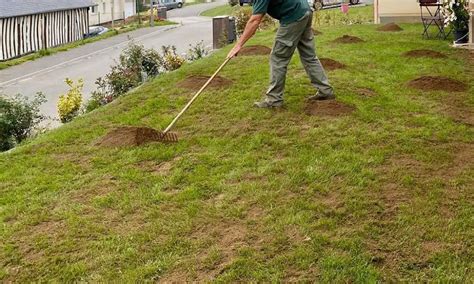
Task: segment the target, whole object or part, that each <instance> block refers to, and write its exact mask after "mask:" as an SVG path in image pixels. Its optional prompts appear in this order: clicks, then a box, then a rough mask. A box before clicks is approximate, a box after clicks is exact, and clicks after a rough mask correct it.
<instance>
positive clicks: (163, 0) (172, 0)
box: [153, 0, 183, 10]
mask: <svg viewBox="0 0 474 284" xmlns="http://www.w3.org/2000/svg"><path fill="white" fill-rule="evenodd" d="M153 6H155V7H166V10H172V9H176V8H182V7H183V0H158V1H153Z"/></svg>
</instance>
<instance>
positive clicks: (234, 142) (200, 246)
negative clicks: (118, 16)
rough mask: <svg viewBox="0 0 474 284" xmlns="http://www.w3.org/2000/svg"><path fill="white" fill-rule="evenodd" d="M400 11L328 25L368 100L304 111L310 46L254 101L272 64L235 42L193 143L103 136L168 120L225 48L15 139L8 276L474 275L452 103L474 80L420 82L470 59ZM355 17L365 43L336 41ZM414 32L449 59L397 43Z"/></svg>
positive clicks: (351, 85) (192, 127) (335, 75)
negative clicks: (222, 85) (443, 84)
mask: <svg viewBox="0 0 474 284" xmlns="http://www.w3.org/2000/svg"><path fill="white" fill-rule="evenodd" d="M403 28H405V31H404V32H401V33H379V32H375V26H371V25H365V26H343V27H329V28H321V29H320V30H322V32H323V33H324V34H323V35H322V36H320V37H318V38H317V40H316V41H317V46H318V52H319V55H320V56H321V57H330V58H334V59H337V60H339V61H341V62H343V63H345V64H347V65H348V68H347V70H339V71H334V72H330V73H329V77H330V79H331V81H332V83H333V84H334V86H335V87H336V91H337V94H338V96H339V100H340V101H342V102H345V103H348V104H352V105H354V106H355V107H356V108H357V110H356V111H355V112H354V113H353V114H351V115H349V116H346V117H339V118H327V117H326V118H321V117H315V116H307V115H305V114H304V113H303V108H304V104H305V103H304V98H305V97H306V96H307V95H310V94H312V93H313V92H314V90H313V89H312V87H311V86H310V84H309V82H308V80H307V78H306V77H305V75H304V73H303V71H302V67H301V65H300V63H299V62H298V59H297V57H296V56H295V58H294V59H293V61H292V63H291V66H290V68H289V76H288V80H287V92H286V99H287V100H286V105H287V108H286V109H285V110H281V111H266V110H255V109H253V108H252V102H253V101H254V100H257V99H258V98H259V97H260V95H261V94H262V93H263V92H264V91H265V88H266V84H267V81H268V65H267V63H266V59H264V58H263V57H239V58H237V59H235V60H233V61H232V62H231V63H230V64H229V65H228V66H227V67H226V68H225V70H223V72H222V76H225V77H227V78H230V79H232V80H234V85H233V87H232V88H229V89H225V90H221V91H212V90H210V91H206V92H205V94H203V96H202V97H201V98H200V99H199V100H198V101H197V102H196V104H195V105H193V107H192V108H191V109H190V111H189V113H187V115H185V116H184V117H183V120H182V121H180V122H179V123H178V125H177V128H176V130H177V131H178V132H179V135H180V138H181V141H180V142H179V143H177V144H173V145H161V144H152V145H148V146H145V147H134V148H123V149H105V148H98V147H95V146H94V141H96V140H97V139H99V138H100V137H101V136H102V135H104V134H105V133H106V132H107V131H108V130H109V129H111V128H113V127H114V126H117V125H147V126H152V127H155V128H158V129H162V128H163V127H164V126H165V125H166V124H167V123H168V122H169V121H170V119H172V116H173V115H175V114H176V113H177V112H178V110H179V108H180V107H182V106H183V105H184V104H185V102H186V100H187V99H189V98H190V96H191V95H192V92H190V91H187V90H183V89H179V88H176V87H175V84H176V83H177V82H179V81H180V80H182V79H183V78H185V77H186V76H188V75H191V74H211V73H212V72H213V70H215V68H217V66H218V65H219V64H220V63H221V62H222V60H223V59H224V57H225V54H226V52H227V50H228V48H226V49H224V50H222V51H219V52H217V53H216V54H214V55H212V56H211V57H210V58H207V59H204V60H200V61H197V62H195V63H193V64H190V65H187V66H184V67H183V68H182V69H180V70H178V71H177V72H173V73H171V74H168V75H164V76H162V77H160V78H158V79H156V80H154V81H153V82H152V83H149V84H147V85H145V86H143V87H142V88H140V89H138V90H137V91H135V92H134V93H132V94H130V95H128V96H126V97H123V98H121V99H120V100H118V101H116V102H114V103H113V104H111V105H109V106H107V107H105V108H103V109H101V110H99V111H96V112H93V113H91V114H89V115H86V116H84V117H81V118H79V119H77V120H76V121H74V122H73V123H70V124H68V125H66V126H64V127H61V128H60V129H57V130H54V131H51V132H50V133H48V134H46V135H44V136H42V137H40V138H39V139H37V140H34V141H32V142H31V143H29V144H28V145H24V146H23V147H20V148H18V149H16V150H15V151H13V152H12V153H9V154H3V155H1V156H0V204H1V207H0V208H1V211H0V218H1V220H2V226H1V231H0V236H1V237H0V243H1V244H2V250H1V251H0V264H1V265H0V267H1V268H0V277H1V278H3V280H16V281H18V282H24V281H31V280H39V279H43V280H46V279H48V280H52V279H55V280H60V281H65V280H86V281H97V280H117V279H122V280H126V281H131V280H139V279H148V280H157V279H160V278H161V277H164V279H167V280H170V279H171V280H178V281H179V280H183V279H188V280H203V279H209V278H210V277H216V278H217V279H219V280H221V281H235V280H258V281H272V280H314V279H319V280H321V281H328V282H329V281H345V282H346V281H347V282H349V281H364V282H367V281H372V280H377V279H378V280H387V279H392V280H393V279H409V280H411V281H414V280H434V279H436V280H440V281H446V280H448V279H449V280H456V281H462V280H466V279H469V278H470V279H472V277H474V275H473V274H474V273H473V266H472V263H474V256H473V251H474V250H473V249H472V248H473V240H474V235H473V230H472V227H473V225H474V224H473V219H472V216H473V214H474V210H473V206H472V202H473V192H472V188H473V186H474V180H473V177H474V172H473V167H472V158H473V157H472V156H473V155H472V153H473V147H472V146H473V142H474V132H473V128H472V126H469V125H467V124H463V123H459V122H456V121H455V120H454V119H453V118H452V117H451V116H450V115H448V112H446V111H445V109H446V107H447V106H453V104H455V103H456V102H457V105H456V107H458V110H459V111H460V112H463V111H464V112H465V111H469V110H471V111H472V107H473V106H474V101H473V98H472V95H471V96H470V97H468V93H455V94H454V93H453V94H448V93H444V92H420V91H416V90H413V89H409V88H407V87H406V82H407V81H408V80H411V79H413V78H416V77H418V76H420V75H427V74H441V75H445V76H449V77H453V78H457V79H460V80H465V78H466V72H471V73H467V74H472V71H473V70H472V69H471V70H466V66H471V68H472V65H467V55H466V52H464V51H462V50H453V49H450V48H448V47H447V43H446V42H443V41H425V40H421V39H420V31H421V26H418V25H403ZM343 34H352V35H356V36H359V37H361V38H363V39H365V40H366V43H362V44H356V45H344V46H341V45H335V44H332V43H331V42H330V41H331V40H333V39H335V38H337V37H339V36H341V35H343ZM272 39H273V33H272V32H263V33H259V34H258V35H257V37H256V39H255V40H253V41H252V43H259V44H266V45H269V46H270V45H271V42H272ZM416 48H430V49H435V50H438V51H441V52H443V53H445V54H447V55H448V56H449V59H444V60H437V59H406V58H403V57H400V54H401V53H402V52H404V51H408V50H411V49H416ZM470 84H471V85H470V94H472V92H473V90H474V83H473V82H471V83H470ZM359 87H364V88H366V87H368V88H373V89H374V90H375V91H376V92H377V93H378V94H379V95H378V96H375V97H362V96H360V95H358V94H357V92H356V89H357V88H359ZM454 99H455V100H454ZM453 107H454V106H453ZM469 159H471V160H469Z"/></svg>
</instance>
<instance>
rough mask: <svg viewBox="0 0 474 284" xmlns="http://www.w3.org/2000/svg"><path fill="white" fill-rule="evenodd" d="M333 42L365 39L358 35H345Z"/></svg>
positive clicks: (354, 41)
mask: <svg viewBox="0 0 474 284" xmlns="http://www.w3.org/2000/svg"><path fill="white" fill-rule="evenodd" d="M333 42H335V43H358V42H364V41H363V40H362V39H360V38H358V37H356V36H350V35H343V36H342V37H340V38H336V39H335V40H334V41H333Z"/></svg>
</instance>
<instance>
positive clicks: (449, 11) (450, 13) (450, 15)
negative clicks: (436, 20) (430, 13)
mask: <svg viewBox="0 0 474 284" xmlns="http://www.w3.org/2000/svg"><path fill="white" fill-rule="evenodd" d="M467 5H469V0H446V1H445V2H444V9H443V13H444V18H445V19H444V24H445V25H446V26H449V25H451V26H452V27H453V28H454V30H456V31H465V30H468V29H469V12H468V10H467Z"/></svg>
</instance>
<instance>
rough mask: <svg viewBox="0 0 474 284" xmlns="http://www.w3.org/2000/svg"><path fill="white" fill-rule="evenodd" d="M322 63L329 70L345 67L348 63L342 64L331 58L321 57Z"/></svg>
mask: <svg viewBox="0 0 474 284" xmlns="http://www.w3.org/2000/svg"><path fill="white" fill-rule="evenodd" d="M319 61H321V64H322V65H323V67H324V69H326V70H328V71H332V70H336V69H344V68H346V65H344V64H342V63H341V62H339V61H336V60H334V59H330V58H320V59H319Z"/></svg>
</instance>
